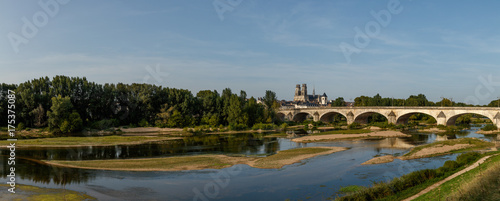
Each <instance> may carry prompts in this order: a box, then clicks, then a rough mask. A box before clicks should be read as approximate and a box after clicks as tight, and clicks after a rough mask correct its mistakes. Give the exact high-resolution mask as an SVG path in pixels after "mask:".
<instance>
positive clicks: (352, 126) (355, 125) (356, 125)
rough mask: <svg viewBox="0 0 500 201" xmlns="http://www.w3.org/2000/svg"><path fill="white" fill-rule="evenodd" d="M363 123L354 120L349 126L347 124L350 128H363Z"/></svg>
mask: <svg viewBox="0 0 500 201" xmlns="http://www.w3.org/2000/svg"><path fill="white" fill-rule="evenodd" d="M361 127H362V126H361V124H359V123H358V122H354V123H352V124H349V126H347V128H349V129H361Z"/></svg>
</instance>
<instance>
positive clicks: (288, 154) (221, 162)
mask: <svg viewBox="0 0 500 201" xmlns="http://www.w3.org/2000/svg"><path fill="white" fill-rule="evenodd" d="M343 150H346V148H342V147H311V148H307V147H306V148H298V149H291V150H285V151H279V152H278V153H276V154H274V155H271V156H267V157H244V156H242V157H230V156H224V155H197V156H175V157H168V158H150V159H117V160H84V161H45V162H47V163H49V164H52V165H59V166H66V167H75V168H87V169H106V170H130V171H176V170H200V169H221V168H226V167H230V166H233V165H236V164H248V165H250V166H253V167H257V168H281V167H283V166H284V165H289V164H293V163H296V162H299V161H301V160H304V159H307V158H311V157H314V156H318V155H323V154H330V153H334V152H337V151H343Z"/></svg>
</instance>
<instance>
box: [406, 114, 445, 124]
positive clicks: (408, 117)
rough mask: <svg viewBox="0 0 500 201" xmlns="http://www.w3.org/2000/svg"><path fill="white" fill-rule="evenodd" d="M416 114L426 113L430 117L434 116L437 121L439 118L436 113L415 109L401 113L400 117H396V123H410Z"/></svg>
mask: <svg viewBox="0 0 500 201" xmlns="http://www.w3.org/2000/svg"><path fill="white" fill-rule="evenodd" d="M414 114H426V115H429V116H430V117H432V118H434V120H436V122H437V118H436V117H435V116H434V115H432V114H429V113H427V112H420V111H415V112H408V113H405V114H402V115H399V117H398V118H397V119H396V124H406V123H408V120H409V119H410V117H411V116H412V115H414Z"/></svg>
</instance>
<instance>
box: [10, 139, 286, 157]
mask: <svg viewBox="0 0 500 201" xmlns="http://www.w3.org/2000/svg"><path fill="white" fill-rule="evenodd" d="M264 136H265V135H263V134H237V135H222V136H221V135H206V136H194V137H186V138H183V139H181V140H167V141H161V142H151V143H146V144H141V145H116V146H88V147H71V148H29V149H17V150H16V155H17V156H20V157H26V158H33V159H38V160H96V159H125V158H148V157H149V158H151V157H167V156H175V155H193V154H245V155H253V154H273V153H276V152H277V151H279V150H280V145H279V142H278V139H277V138H276V137H264ZM8 153H9V151H8V150H7V149H0V155H6V154H8Z"/></svg>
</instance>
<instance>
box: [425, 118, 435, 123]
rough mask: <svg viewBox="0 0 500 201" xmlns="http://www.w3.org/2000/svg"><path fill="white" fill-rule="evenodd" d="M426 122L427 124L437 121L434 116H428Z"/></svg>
mask: <svg viewBox="0 0 500 201" xmlns="http://www.w3.org/2000/svg"><path fill="white" fill-rule="evenodd" d="M427 123H428V124H435V123H437V121H436V119H434V118H429V119H428V120H427Z"/></svg>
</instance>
